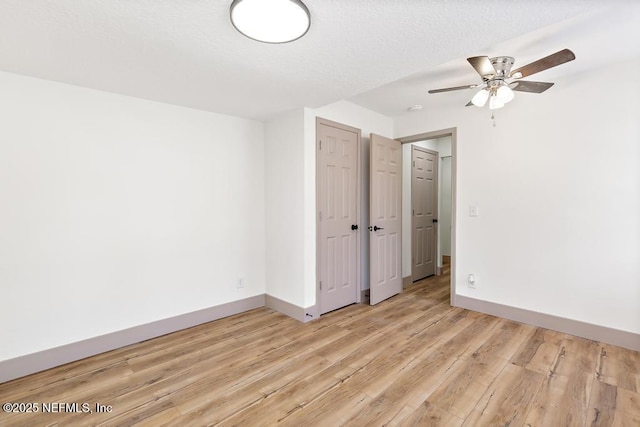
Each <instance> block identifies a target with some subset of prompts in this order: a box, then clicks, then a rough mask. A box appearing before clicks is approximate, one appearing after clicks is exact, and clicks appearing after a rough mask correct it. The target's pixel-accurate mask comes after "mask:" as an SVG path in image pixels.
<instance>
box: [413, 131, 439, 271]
mask: <svg viewBox="0 0 640 427" xmlns="http://www.w3.org/2000/svg"><path fill="white" fill-rule="evenodd" d="M436 145H437V143H436ZM438 157H439V156H438V152H437V151H433V150H428V149H426V148H422V147H420V146H419V145H416V143H413V144H411V280H412V282H415V281H417V280H421V279H424V278H425V277H429V276H433V275H434V274H436V264H439V263H437V260H436V257H437V252H438V231H439V227H438V196H439V194H438ZM439 265H440V264H439Z"/></svg>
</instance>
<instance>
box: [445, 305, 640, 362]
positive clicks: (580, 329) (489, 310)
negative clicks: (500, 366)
mask: <svg viewBox="0 0 640 427" xmlns="http://www.w3.org/2000/svg"><path fill="white" fill-rule="evenodd" d="M455 302H456V306H457V307H461V308H466V309H468V310H473V311H479V312H481V313H486V314H491V315H493V316H498V317H503V318H505V319H510V320H515V321H516V322H521V323H526V324H528V325H533V326H540V327H542V328H546V329H551V330H554V331H559V332H564V333H566V334H570V335H575V336H578V337H582V338H586V339H590V340H594V341H599V342H603V343H606V344H612V345H617V346H620V347H625V348H628V349H631V350H635V351H640V334H636V333H633V332H628V331H621V330H619V329H613V328H609V327H606V326H600V325H593V324H591V323H586V322H581V321H579V320H573V319H566V318H563V317H558V316H554V315H551V314H545V313H539V312H537V311H531V310H526V309H523V308H517V307H511V306H508V305H502V304H498V303H494V302H489V301H483V300H479V299H475V298H470V297H467V296H464V295H456V298H455Z"/></svg>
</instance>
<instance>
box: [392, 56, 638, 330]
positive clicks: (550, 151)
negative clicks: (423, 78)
mask: <svg viewBox="0 0 640 427" xmlns="http://www.w3.org/2000/svg"><path fill="white" fill-rule="evenodd" d="M620 70H625V72H624V73H620ZM639 74H640V59H636V60H634V61H630V62H626V63H621V64H612V65H611V66H610V67H608V68H605V69H600V70H596V71H593V72H590V73H587V74H580V75H574V76H572V77H571V78H565V79H558V80H556V85H555V86H554V87H553V88H552V89H550V90H549V91H548V92H546V93H544V94H540V95H536V94H527V93H518V94H517V95H516V98H515V100H514V101H513V102H512V103H510V104H508V105H507V106H506V107H505V108H504V109H502V110H498V111H497V113H496V122H497V127H495V128H494V127H492V125H491V120H490V119H489V115H488V111H486V110H484V111H479V110H478V109H476V108H462V107H460V108H439V109H434V110H430V111H424V112H423V113H422V114H419V115H411V116H408V117H405V118H398V119H397V120H396V135H397V136H405V135H412V134H417V133H420V132H425V131H433V130H437V129H444V128H449V127H457V129H458V134H457V160H456V162H457V200H456V201H457V207H458V209H457V241H456V251H457V252H456V255H457V258H456V262H457V264H456V271H455V272H454V274H455V277H456V280H457V284H458V293H459V294H462V295H467V296H471V297H474V298H478V299H482V300H487V301H493V302H497V303H501V304H506V305H510V306H514V307H520V308H524V309H529V310H534V311H538V312H542V313H548V314H553V315H557V316H561V317H565V318H570V319H575V320H579V321H584V322H588V323H592V324H597V325H602V326H606V327H611V328H615V329H619V330H624V331H630V332H635V333H638V332H640V121H639V120H638V117H640V100H639V99H638V94H639V93H640V81H638V79H637V78H636V76H637V75H639ZM541 78H542V76H541ZM602 82H615V84H614V85H605V84H602ZM472 203H473V204H477V205H478V206H479V216H478V217H476V218H471V217H469V216H468V206H469V205H470V204H472ZM468 273H474V274H475V275H476V283H477V289H475V290H473V289H470V288H468V287H466V276H467V274H468Z"/></svg>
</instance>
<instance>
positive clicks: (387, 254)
mask: <svg viewBox="0 0 640 427" xmlns="http://www.w3.org/2000/svg"><path fill="white" fill-rule="evenodd" d="M370 174H371V175H370V181H369V182H370V204H371V205H370V210H369V212H370V222H369V224H371V226H370V227H369V234H370V237H371V239H370V250H371V289H370V291H369V297H370V301H371V304H372V305H373V304H377V303H379V302H380V301H383V300H385V299H387V298H389V297H392V296H393V295H396V294H398V293H400V292H401V291H402V239H401V236H402V147H401V144H400V142H399V141H394V140H393V139H389V138H385V137H383V136H380V135H375V134H371V168H370Z"/></svg>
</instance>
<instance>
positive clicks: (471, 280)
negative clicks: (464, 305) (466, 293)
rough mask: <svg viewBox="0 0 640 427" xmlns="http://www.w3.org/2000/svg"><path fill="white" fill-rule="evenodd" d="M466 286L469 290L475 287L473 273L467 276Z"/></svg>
mask: <svg viewBox="0 0 640 427" xmlns="http://www.w3.org/2000/svg"><path fill="white" fill-rule="evenodd" d="M467 285H468V286H469V287H470V288H475V287H476V276H474V274H473V273H471V274H469V276H468V277H467Z"/></svg>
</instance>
